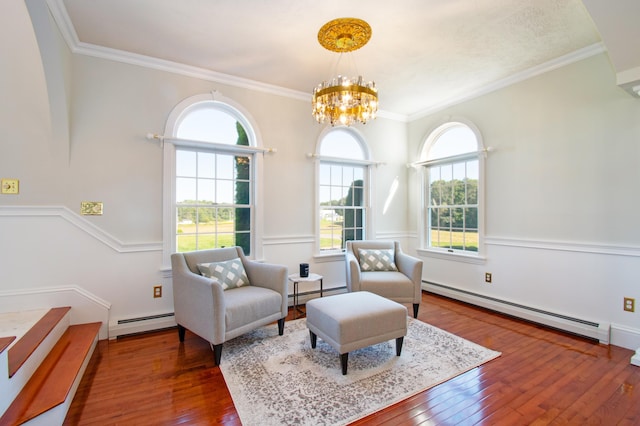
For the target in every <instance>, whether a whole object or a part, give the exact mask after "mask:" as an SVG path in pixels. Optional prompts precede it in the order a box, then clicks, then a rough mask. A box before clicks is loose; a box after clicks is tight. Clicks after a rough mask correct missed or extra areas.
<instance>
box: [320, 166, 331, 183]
mask: <svg viewBox="0 0 640 426" xmlns="http://www.w3.org/2000/svg"><path fill="white" fill-rule="evenodd" d="M319 172H320V175H319V176H318V179H319V181H320V185H330V184H331V166H330V165H329V164H320V170H319Z"/></svg>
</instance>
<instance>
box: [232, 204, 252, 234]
mask: <svg viewBox="0 0 640 426" xmlns="http://www.w3.org/2000/svg"><path fill="white" fill-rule="evenodd" d="M250 221H251V209H248V208H236V209H235V230H236V231H248V230H249V229H251V222H250Z"/></svg>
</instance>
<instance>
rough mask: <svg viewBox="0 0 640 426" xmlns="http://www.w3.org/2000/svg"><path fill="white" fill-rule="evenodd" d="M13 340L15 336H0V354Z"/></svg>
mask: <svg viewBox="0 0 640 426" xmlns="http://www.w3.org/2000/svg"><path fill="white" fill-rule="evenodd" d="M14 340H16V336H9V337H0V354H1V353H2V352H3V351H4V350H5V349H7V347H8V346H9V345H10V344H11V342H13V341H14Z"/></svg>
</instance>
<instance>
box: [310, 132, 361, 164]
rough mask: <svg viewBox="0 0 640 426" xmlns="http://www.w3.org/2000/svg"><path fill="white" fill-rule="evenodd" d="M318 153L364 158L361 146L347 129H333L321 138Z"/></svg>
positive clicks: (357, 158) (355, 158)
mask: <svg viewBox="0 0 640 426" xmlns="http://www.w3.org/2000/svg"><path fill="white" fill-rule="evenodd" d="M320 155H326V156H328V157H340V158H351V159H354V160H365V159H366V158H365V155H364V152H363V151H362V146H360V143H359V142H358V141H357V140H356V138H355V137H354V136H353V135H352V134H351V133H349V132H348V131H345V130H342V129H335V130H332V131H331V132H329V133H327V135H326V136H325V137H324V138H323V139H322V145H321V147H320Z"/></svg>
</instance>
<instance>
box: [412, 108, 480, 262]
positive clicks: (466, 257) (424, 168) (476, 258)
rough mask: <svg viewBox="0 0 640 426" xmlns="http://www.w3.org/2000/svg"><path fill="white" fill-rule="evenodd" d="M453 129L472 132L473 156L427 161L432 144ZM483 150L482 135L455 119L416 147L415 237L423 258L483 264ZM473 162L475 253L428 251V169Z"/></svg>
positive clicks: (445, 123) (443, 125) (462, 155)
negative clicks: (417, 201) (475, 170)
mask: <svg viewBox="0 0 640 426" xmlns="http://www.w3.org/2000/svg"><path fill="white" fill-rule="evenodd" d="M454 126H465V127H467V128H468V129H469V130H471V131H472V132H473V134H474V135H475V138H476V142H477V150H476V151H475V152H468V153H465V154H460V155H454V156H451V157H446V158H437V159H433V160H429V159H428V158H427V155H428V153H429V149H430V148H431V146H432V145H433V144H435V143H436V142H437V140H438V138H439V137H440V136H441V135H442V134H443V133H444V132H445V131H446V130H448V129H450V128H451V127H454ZM486 152H487V150H486V149H485V147H484V142H483V139H482V134H481V133H480V130H479V129H478V127H477V126H476V125H475V124H473V123H472V122H471V121H469V120H467V119H464V118H460V117H456V118H449V119H447V120H445V121H442V122H440V123H438V124H437V125H435V126H434V127H433V128H431V130H430V131H429V132H428V133H427V136H426V137H425V139H424V142H423V143H422V145H421V146H420V149H419V151H418V153H419V154H418V156H419V158H420V160H419V161H417V162H415V163H413V164H412V165H413V166H414V167H415V168H416V169H417V174H418V179H419V182H420V184H419V190H420V201H421V202H420V221H419V236H420V248H419V249H418V252H419V253H420V254H421V255H423V256H427V257H435V258H442V259H450V260H451V259H454V260H460V261H463V262H469V263H484V260H485V258H484V253H485V248H484V211H485V203H484V198H485V196H484V181H485V158H486ZM467 159H477V160H478V251H477V252H472V251H463V250H450V249H444V248H437V247H430V246H429V238H430V226H429V222H430V214H429V189H430V182H429V173H428V166H429V165H442V164H451V163H455V162H459V161H461V160H467Z"/></svg>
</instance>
